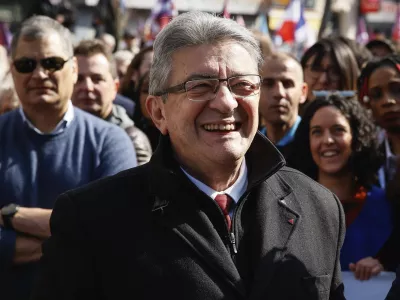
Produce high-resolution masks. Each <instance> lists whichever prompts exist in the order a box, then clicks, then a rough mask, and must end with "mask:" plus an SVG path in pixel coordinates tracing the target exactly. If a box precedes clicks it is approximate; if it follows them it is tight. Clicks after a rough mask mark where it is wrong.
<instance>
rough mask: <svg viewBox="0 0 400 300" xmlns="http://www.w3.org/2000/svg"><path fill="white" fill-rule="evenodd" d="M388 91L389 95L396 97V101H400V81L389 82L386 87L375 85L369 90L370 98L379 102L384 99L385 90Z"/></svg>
mask: <svg viewBox="0 0 400 300" xmlns="http://www.w3.org/2000/svg"><path fill="white" fill-rule="evenodd" d="M385 90H386V91H387V93H388V94H389V97H391V98H393V99H395V100H396V101H400V82H399V81H392V82H389V83H388V85H387V87H386V89H384V88H382V87H373V88H371V89H370V90H369V91H368V99H369V100H370V101H373V102H378V101H379V100H381V99H382V97H383V95H384V93H385V92H384V91H385Z"/></svg>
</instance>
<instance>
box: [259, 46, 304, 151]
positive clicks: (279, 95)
mask: <svg viewBox="0 0 400 300" xmlns="http://www.w3.org/2000/svg"><path fill="white" fill-rule="evenodd" d="M262 75H263V80H262V85H261V96H260V114H261V117H262V119H263V121H264V125H265V127H263V128H262V129H261V132H262V133H263V134H265V135H266V136H267V137H268V139H269V140H270V141H271V142H273V143H274V144H275V146H276V147H277V148H278V149H279V150H280V151H281V152H282V153H283V155H284V156H285V158H286V157H287V156H288V155H289V152H290V143H291V142H292V141H293V138H294V135H295V133H296V129H297V127H298V126H299V124H300V121H301V117H300V116H299V114H298V112H299V105H300V104H301V103H304V101H305V100H306V97H307V92H308V89H307V84H306V83H305V82H304V81H303V70H302V68H301V65H300V63H299V62H298V61H297V60H296V59H295V58H294V57H292V56H290V55H289V54H286V53H279V52H278V53H274V54H272V55H270V56H268V57H266V58H265V62H264V65H263V69H262Z"/></svg>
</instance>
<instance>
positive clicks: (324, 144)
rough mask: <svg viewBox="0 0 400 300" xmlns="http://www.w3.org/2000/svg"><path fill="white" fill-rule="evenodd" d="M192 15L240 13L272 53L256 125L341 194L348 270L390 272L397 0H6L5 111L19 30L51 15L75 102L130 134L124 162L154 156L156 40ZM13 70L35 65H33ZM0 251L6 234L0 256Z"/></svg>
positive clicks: (1, 90)
mask: <svg viewBox="0 0 400 300" xmlns="http://www.w3.org/2000/svg"><path fill="white" fill-rule="evenodd" d="M189 10H203V11H208V12H212V13H217V14H220V15H221V17H226V18H233V19H235V20H236V21H237V22H238V23H240V24H242V25H243V26H246V27H248V28H249V29H250V30H252V31H253V33H254V35H255V36H256V37H257V40H258V41H259V44H260V47H261V49H262V52H263V56H264V60H265V64H264V67H263V69H262V73H261V75H262V83H261V90H260V127H259V129H260V131H261V132H262V133H263V134H264V135H266V136H267V137H268V138H269V139H270V140H271V141H272V142H273V143H274V144H275V145H276V146H277V148H278V149H279V150H280V151H281V152H282V153H283V155H284V156H285V158H286V160H287V163H288V165H289V166H291V167H294V168H296V169H299V170H300V171H302V172H304V173H305V174H307V175H308V176H310V177H312V178H313V179H315V180H316V181H318V182H319V183H321V184H322V185H324V186H325V187H327V188H328V189H330V190H331V191H333V192H334V193H335V194H336V195H337V196H338V197H339V199H340V200H341V202H342V204H343V207H344V211H345V214H346V224H347V233H346V240H345V244H344V246H343V249H342V258H341V262H342V268H343V270H349V271H352V272H354V274H355V276H356V277H357V278H358V279H361V280H368V279H369V278H371V277H372V276H375V275H377V274H379V273H380V272H382V271H394V270H395V269H396V267H397V266H398V264H399V263H400V246H399V243H400V241H399V240H400V239H399V220H400V214H399V213H400V171H399V170H400V159H399V157H400V56H398V50H399V49H400V48H399V45H400V43H399V41H400V4H399V3H398V2H396V1H390V0H326V1H322V0H321V1H319V0H318V1H317V0H305V1H302V0H267V1H261V0H225V1H223V0H219V1H218V0H210V1H190V0H186V1H183V0H180V1H179V0H176V1H171V0H170V1H168V0H146V1H142V0H131V1H129V0H85V1H84V0H76V1H74V0H63V1H61V0H58V1H57V0H19V1H17V0H15V1H13V3H10V1H3V0H0V42H1V45H2V46H1V48H0V114H6V113H9V112H10V111H13V110H16V109H18V107H20V105H21V103H22V104H23V101H26V100H25V99H22V98H21V99H19V98H20V97H19V96H18V95H21V94H23V92H21V91H19V90H18V89H23V86H21V84H20V83H19V82H17V81H15V80H13V76H12V75H11V71H10V70H11V68H12V67H13V65H12V64H10V61H12V59H10V56H12V55H11V53H12V43H11V40H12V36H13V34H14V32H15V28H17V26H18V25H19V24H20V22H22V21H23V20H24V19H26V18H28V17H30V16H32V15H35V14H36V15H46V16H49V17H51V18H53V19H55V20H57V21H58V22H59V23H60V24H62V25H64V26H65V27H67V28H68V29H69V30H70V31H71V32H72V36H73V42H74V45H73V47H74V54H73V55H74V56H75V57H76V58H77V61H78V77H77V82H76V84H75V85H74V90H73V92H72V96H71V100H72V104H73V105H74V106H75V107H78V108H80V109H81V110H83V111H86V112H89V113H90V114H92V115H94V116H96V117H98V118H101V119H103V120H106V121H108V122H111V123H113V124H115V125H117V126H119V127H121V128H122V129H124V131H125V132H126V133H127V135H128V136H129V138H130V141H131V142H132V144H133V146H134V151H133V152H132V153H136V159H135V161H134V162H132V163H131V164H127V165H126V167H130V166H133V165H140V164H143V163H146V162H148V161H149V160H150V158H151V155H152V153H153V152H154V151H155V149H156V148H157V144H158V138H159V131H158V129H157V128H156V127H155V126H154V125H153V123H152V121H151V119H150V118H149V115H148V113H147V111H146V108H145V100H146V97H147V95H148V90H149V70H150V67H151V64H152V61H153V48H152V43H153V41H154V39H155V37H156V35H157V33H158V32H159V31H160V30H162V28H163V27H164V26H165V25H166V24H168V22H169V20H170V19H171V18H173V17H174V16H176V15H178V14H179V13H181V12H184V11H189ZM46 63H47V64H48V65H49V68H50V67H51V66H52V64H53V65H56V64H57V63H59V62H57V61H46V62H41V64H42V67H43V68H46ZM63 63H65V62H63ZM14 67H15V68H16V69H17V71H18V72H20V73H29V72H30V71H31V72H32V70H30V69H29V68H30V67H29V65H28V64H27V62H26V61H22V62H21V61H20V64H19V65H16V64H14ZM61 68H62V66H61ZM96 68H97V69H96ZM56 70H59V69H56ZM0 120H1V117H0ZM67 121H68V120H67ZM0 143H2V140H1V136H0ZM0 154H1V153H0ZM1 155H4V153H3V154H1ZM116 171H117V170H115V171H112V172H111V173H115V172H116ZM0 172H3V169H2V167H1V164H0ZM111 173H110V174H111ZM105 174H107V173H105ZM1 178H2V177H1ZM3 204H5V203H3ZM3 204H2V205H3ZM3 246H4V245H3ZM3 246H2V243H1V239H0V256H1V255H4V251H3V252H2V251H1V247H3ZM0 261H1V259H0ZM2 271H3V270H1V266H0V273H1V272H2ZM0 277H1V275H0ZM1 285H2V283H1V282H0V287H1Z"/></svg>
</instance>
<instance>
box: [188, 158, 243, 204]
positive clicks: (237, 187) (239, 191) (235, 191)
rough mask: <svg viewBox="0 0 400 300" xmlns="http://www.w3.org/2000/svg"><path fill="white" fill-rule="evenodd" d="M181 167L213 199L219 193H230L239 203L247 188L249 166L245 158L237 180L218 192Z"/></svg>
mask: <svg viewBox="0 0 400 300" xmlns="http://www.w3.org/2000/svg"><path fill="white" fill-rule="evenodd" d="M181 169H182V171H183V173H184V174H185V175H186V176H187V177H188V178H189V179H190V181H191V182H193V183H194V185H196V186H197V187H198V188H199V189H200V190H201V191H202V192H203V193H205V194H206V195H207V196H209V197H210V198H211V199H215V197H216V196H217V195H218V194H228V195H229V196H230V197H231V198H232V199H233V201H234V202H235V203H237V202H238V201H239V199H240V197H242V195H243V194H244V193H245V192H246V189H247V166H246V160H245V159H243V162H242V165H241V166H240V171H239V176H238V178H237V179H236V181H235V182H234V183H233V184H232V185H231V186H230V187H229V188H227V189H226V190H225V191H222V192H217V191H216V190H214V189H212V188H210V187H209V186H208V185H205V184H204V183H203V182H201V181H200V180H197V179H196V178H194V177H193V176H191V175H189V174H188V173H187V172H186V171H185V170H184V169H183V168H182V167H181Z"/></svg>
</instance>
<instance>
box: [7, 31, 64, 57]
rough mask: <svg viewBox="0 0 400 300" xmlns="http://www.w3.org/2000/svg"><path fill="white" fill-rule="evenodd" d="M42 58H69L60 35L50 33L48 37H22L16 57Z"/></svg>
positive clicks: (16, 50)
mask: <svg viewBox="0 0 400 300" xmlns="http://www.w3.org/2000/svg"><path fill="white" fill-rule="evenodd" d="M22 56H24V57H41V56H44V57H45V56H61V57H67V56H68V53H67V51H66V49H65V47H64V44H63V41H62V39H61V37H60V35H59V34H57V33H56V32H54V31H49V32H48V34H46V35H44V34H43V35H38V36H35V37H32V36H27V35H22V36H20V37H19V39H18V42H17V46H16V49H15V53H14V57H15V58H18V57H22Z"/></svg>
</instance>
